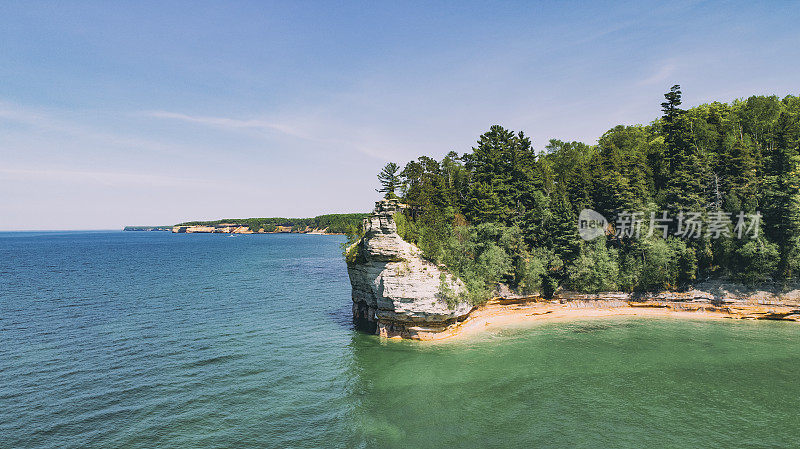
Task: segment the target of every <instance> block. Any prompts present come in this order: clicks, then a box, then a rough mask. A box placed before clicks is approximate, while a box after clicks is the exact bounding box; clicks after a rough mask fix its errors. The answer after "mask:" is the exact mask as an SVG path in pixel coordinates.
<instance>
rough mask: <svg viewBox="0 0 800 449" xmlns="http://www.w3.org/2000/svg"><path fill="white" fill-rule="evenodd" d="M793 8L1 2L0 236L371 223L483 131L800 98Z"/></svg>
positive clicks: (547, 134) (544, 131)
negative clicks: (347, 219) (400, 188)
mask: <svg viewBox="0 0 800 449" xmlns="http://www.w3.org/2000/svg"><path fill="white" fill-rule="evenodd" d="M798 20H800V2H789V1H786V2H781V1H776V2H750V1H739V2H705V1H703V2H696V1H676V2H663V1H656V2H647V1H635V2H627V3H623V2H613V3H604V2H599V1H597V2H595V1H593V2H564V1H559V2H546V1H540V2H498V3H492V2H469V1H458V2H411V1H403V2H390V1H379V2H372V1H370V2H305V1H296V2H295V1H292V2H288V1H287V2H245V1H232V2H197V1H192V2H180V1H170V2H163V1H152V2H150V1H136V2H133V1H131V2H106V1H96V2H89V1H72V2H56V1H46V2H38V1H15V0H8V1H4V2H0V230H31V229H36V230H45V229H120V228H122V227H123V226H125V225H169V224H174V223H178V222H181V221H186V220H199V219H218V218H242V217H273V216H282V217H308V216H315V215H319V214H323V213H344V212H365V211H369V210H371V209H372V206H373V202H374V201H376V200H377V199H379V194H378V193H376V192H375V188H376V187H378V186H377V180H376V174H377V173H378V171H379V170H380V168H381V167H382V166H383V165H384V164H386V163H387V162H390V161H393V162H397V163H398V164H401V165H404V164H405V163H406V162H407V161H409V160H411V159H415V158H417V157H418V156H420V155H428V156H432V157H436V158H441V157H442V156H444V155H445V154H446V153H447V152H449V151H451V150H454V151H457V152H458V153H460V154H461V153H464V152H468V151H469V150H470V148H472V146H474V144H475V142H476V140H477V139H478V137H479V136H480V135H481V134H482V133H484V132H486V131H487V130H488V129H489V127H490V126H491V125H493V124H499V125H502V126H504V127H506V128H509V129H512V130H515V131H524V132H525V133H526V134H527V135H528V136H530V137H531V138H532V139H533V145H534V147H535V148H536V149H537V150H542V149H543V148H544V146H545V145H546V144H547V142H548V140H549V139H552V138H556V139H561V140H569V141H571V140H579V141H583V142H586V143H590V144H591V143H596V142H597V139H598V137H600V136H601V135H602V134H603V133H604V132H605V131H607V130H608V129H610V128H612V127H614V126H616V125H618V124H624V125H633V124H639V123H649V122H651V121H652V120H653V119H655V118H656V117H658V116H659V114H660V103H661V101H662V100H663V97H662V95H663V93H664V92H666V91H667V90H668V89H669V87H670V86H672V85H673V84H680V85H681V86H682V90H683V94H684V105H685V106H693V105H697V104H702V103H705V102H709V101H725V102H729V101H732V100H734V99H737V98H746V97H748V96H750V95H773V94H774V95H778V96H781V97H782V96H785V95H788V94H792V95H798V94H800V82H799V81H800V28H798V27H797V23H798Z"/></svg>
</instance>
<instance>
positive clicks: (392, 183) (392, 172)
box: [376, 162, 400, 199]
mask: <svg viewBox="0 0 800 449" xmlns="http://www.w3.org/2000/svg"><path fill="white" fill-rule="evenodd" d="M398 170H400V166H399V165H397V164H395V163H394V162H389V163H388V164H386V165H385V166H384V167H383V170H381V172H380V173H378V181H380V182H381V188H380V189H377V190H376V191H377V192H380V193H384V194H385V195H384V197H385V198H386V199H390V198H397V195H395V193H394V191H395V190H396V189H397V187H398V186H400V177H399V176H398V175H397V171H398Z"/></svg>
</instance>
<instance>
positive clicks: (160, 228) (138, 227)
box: [122, 226, 172, 231]
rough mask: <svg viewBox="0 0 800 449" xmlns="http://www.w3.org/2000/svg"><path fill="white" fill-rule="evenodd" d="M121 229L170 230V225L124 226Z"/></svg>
mask: <svg viewBox="0 0 800 449" xmlns="http://www.w3.org/2000/svg"><path fill="white" fill-rule="evenodd" d="M122 230H123V231H171V230H172V226H125V227H124V228H123V229H122Z"/></svg>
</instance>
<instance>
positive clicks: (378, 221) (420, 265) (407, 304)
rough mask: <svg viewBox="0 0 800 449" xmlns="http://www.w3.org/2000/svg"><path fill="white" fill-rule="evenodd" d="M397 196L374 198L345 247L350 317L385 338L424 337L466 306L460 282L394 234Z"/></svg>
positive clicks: (461, 313)
mask: <svg viewBox="0 0 800 449" xmlns="http://www.w3.org/2000/svg"><path fill="white" fill-rule="evenodd" d="M401 207H402V206H401V205H400V204H399V203H398V202H397V201H396V200H382V201H378V202H377V203H375V211H374V212H373V213H372V215H370V216H369V217H368V218H366V219H365V220H364V230H365V233H364V237H363V238H362V239H361V240H360V241H358V242H356V243H355V244H353V246H351V247H350V248H348V250H347V254H346V256H347V272H348V274H349V275H350V283H351V285H352V287H353V319H354V321H355V322H356V323H357V324H358V325H360V326H361V327H363V328H366V329H368V330H370V331H374V332H376V333H378V334H380V335H382V336H386V337H395V336H399V337H404V338H420V339H426V338H427V337H429V336H430V335H431V334H436V333H438V332H442V331H443V330H445V329H447V328H448V327H449V326H452V325H454V324H455V323H457V322H458V320H460V319H463V318H464V317H466V315H467V314H468V313H469V311H470V310H471V308H472V307H471V306H470V305H469V304H468V303H467V302H466V301H465V300H464V299H462V297H463V295H462V293H464V292H465V287H464V284H463V283H462V282H461V281H460V280H459V279H457V278H456V277H455V276H453V275H452V274H450V273H448V272H447V271H446V270H444V269H443V268H441V267H439V266H437V265H435V264H433V263H431V262H429V261H427V260H425V259H423V258H422V257H421V252H420V250H419V248H417V247H416V246H415V245H413V244H411V243H408V242H406V241H404V240H403V239H402V238H401V237H400V236H399V235H398V234H397V225H396V224H395V221H394V214H395V213H396V212H397V211H398V210H399V209H400V208H401Z"/></svg>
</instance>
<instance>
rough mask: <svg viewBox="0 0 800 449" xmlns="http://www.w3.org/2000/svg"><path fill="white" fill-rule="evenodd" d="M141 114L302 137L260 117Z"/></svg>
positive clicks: (167, 112)
mask: <svg viewBox="0 0 800 449" xmlns="http://www.w3.org/2000/svg"><path fill="white" fill-rule="evenodd" d="M143 115H145V116H147V117H153V118H163V119H171V120H180V121H184V122H189V123H196V124H199V125H208V126H212V127H215V128H223V129H234V130H236V129H257V130H265V131H279V132H282V133H284V134H289V135H293V136H297V137H302V136H300V135H298V133H297V131H296V130H294V129H292V128H290V127H288V126H286V125H282V124H280V123H273V122H269V121H266V120H260V119H244V120H243V119H234V118H228V117H209V116H202V115H189V114H182V113H179V112H169V111H148V112H144V113H143Z"/></svg>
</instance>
